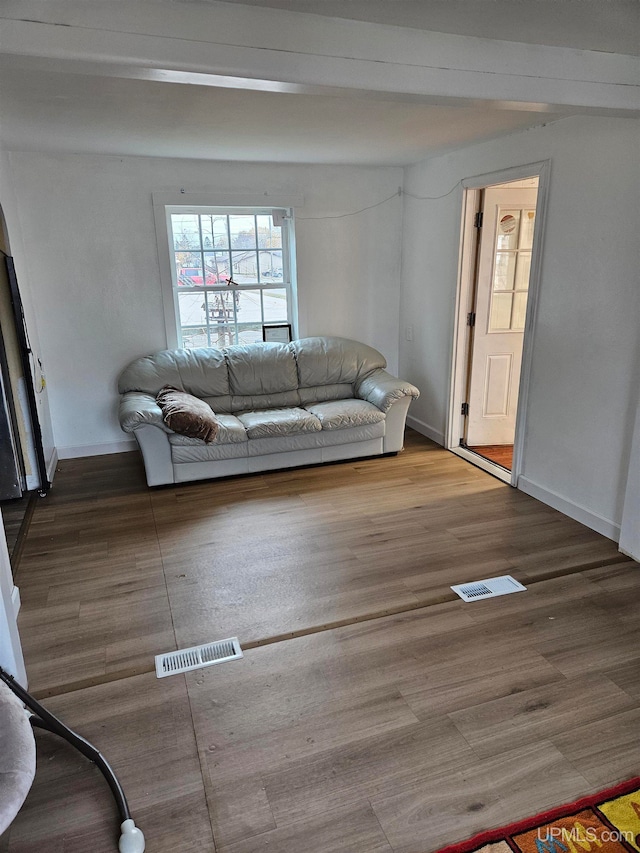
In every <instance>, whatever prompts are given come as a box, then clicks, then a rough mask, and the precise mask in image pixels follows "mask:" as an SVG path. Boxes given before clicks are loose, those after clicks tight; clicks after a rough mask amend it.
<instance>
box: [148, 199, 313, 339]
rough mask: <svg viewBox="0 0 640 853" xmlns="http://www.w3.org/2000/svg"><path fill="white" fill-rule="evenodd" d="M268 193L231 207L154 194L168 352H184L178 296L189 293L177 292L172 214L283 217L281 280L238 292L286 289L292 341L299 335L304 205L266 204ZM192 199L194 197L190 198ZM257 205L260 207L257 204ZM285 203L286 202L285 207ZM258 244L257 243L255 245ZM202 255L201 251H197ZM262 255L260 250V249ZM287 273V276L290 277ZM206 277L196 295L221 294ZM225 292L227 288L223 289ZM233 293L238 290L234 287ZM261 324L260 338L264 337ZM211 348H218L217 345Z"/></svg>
mask: <svg viewBox="0 0 640 853" xmlns="http://www.w3.org/2000/svg"><path fill="white" fill-rule="evenodd" d="M265 195H266V193H265V194H264V195H263V196H262V198H261V199H260V201H258V199H257V198H255V197H251V198H247V199H246V200H245V199H241V198H238V197H235V199H236V200H235V202H234V203H230V202H231V199H230V198H228V197H225V198H216V197H215V195H214V196H213V198H212V197H211V196H203V194H201V193H193V194H186V193H180V194H171V195H167V194H164V193H154V194H153V206H154V216H155V225H156V237H157V248H158V260H159V265H160V278H161V284H162V300H163V308H164V322H165V331H166V340H167V347H168V348H169V349H184V348H185V347H184V343H183V341H182V330H181V320H180V310H179V301H178V295H179V293H183V292H186V291H185V290H184V289H183V288H178V282H177V272H176V266H175V262H174V258H175V254H174V253H175V250H174V244H173V231H172V227H171V214H174V213H182V214H197V215H200V214H204V215H207V214H215V215H234V214H235V215H238V214H239V215H242V214H250V215H263V216H264V215H272V214H273V211H274V210H277V211H279V212H282V213H283V214H284V221H283V224H282V226H281V227H282V231H281V234H282V271H283V275H282V280H279V281H274V282H269V283H268V284H263V283H258V282H256V283H253V284H240V285H238V287H237V290H260V291H263V290H269V289H271V290H273V289H279V290H282V289H285V290H286V294H287V322H288V323H290V324H291V328H292V333H293V337H294V338H295V337H296V336H297V335H296V332H297V325H298V324H297V320H298V311H297V287H296V284H297V281H296V267H295V226H294V205H295V203H296V202H297V203H298V204H299V205H300V204H302V198H301V197H288V198H280V199H273V200H271V199H269V200H268V201H267V204H265V197H264V196H265ZM189 196H191V197H189ZM256 202H258V203H256ZM283 202H287V203H286V204H285V203H283ZM256 242H257V241H256ZM198 251H199V250H198ZM257 251H258V252H259V247H257ZM287 273H288V275H287ZM204 282H206V273H205V272H204V271H203V285H202V286H199V287H198V286H197V287H195V288H193V291H194V292H200V293H202V294H203V296H204V294H206V293H207V292H209V293H211V292H219V290H220V289H221V288H218V287H214V286H207V285H206V284H205V283H204ZM224 290H226V286H225V287H224ZM234 290H236V288H235V287H234ZM261 326H262V323H260V333H259V334H260V335H261V333H262V332H261ZM234 329H237V324H236V323H234ZM212 345H213V346H215V344H213V342H212Z"/></svg>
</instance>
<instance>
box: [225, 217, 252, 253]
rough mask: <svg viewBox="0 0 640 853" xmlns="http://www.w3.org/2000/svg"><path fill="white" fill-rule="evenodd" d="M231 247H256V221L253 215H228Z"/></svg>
mask: <svg viewBox="0 0 640 853" xmlns="http://www.w3.org/2000/svg"><path fill="white" fill-rule="evenodd" d="M229 228H230V230H231V248H232V249H255V248H256V223H255V217H253V216H230V217H229Z"/></svg>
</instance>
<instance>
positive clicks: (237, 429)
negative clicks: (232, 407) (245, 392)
mask: <svg viewBox="0 0 640 853" xmlns="http://www.w3.org/2000/svg"><path fill="white" fill-rule="evenodd" d="M216 419H217V421H218V434H217V435H216V437H215V441H213V442H211V443H212V444H215V445H216V446H218V445H221V444H242V443H243V442H246V441H247V431H246V430H245V428H244V427H243V426H242V424H241V423H240V421H239V420H238V419H237V418H236V417H235V416H234V415H221V414H217V413H216ZM169 444H171V445H173V446H174V447H192V446H200V445H201V444H202V441H201V440H199V439H197V438H189V437H188V436H186V435H177V434H175V433H171V434H170V435H169Z"/></svg>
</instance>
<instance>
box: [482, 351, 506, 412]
mask: <svg viewBox="0 0 640 853" xmlns="http://www.w3.org/2000/svg"><path fill="white" fill-rule="evenodd" d="M512 367H513V355H512V354H511V353H506V354H505V355H489V356H487V375H486V376H485V381H484V391H485V395H484V405H483V407H482V416H483V417H484V418H504V417H506V416H507V415H508V413H509V386H510V379H511V369H512Z"/></svg>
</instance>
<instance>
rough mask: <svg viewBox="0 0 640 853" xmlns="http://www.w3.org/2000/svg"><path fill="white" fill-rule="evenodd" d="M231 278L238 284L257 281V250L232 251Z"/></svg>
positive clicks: (255, 282)
mask: <svg viewBox="0 0 640 853" xmlns="http://www.w3.org/2000/svg"><path fill="white" fill-rule="evenodd" d="M231 261H232V264H233V267H232V269H233V280H234V281H236V282H237V283H238V284H257V283H258V254H257V252H232V253H231Z"/></svg>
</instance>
